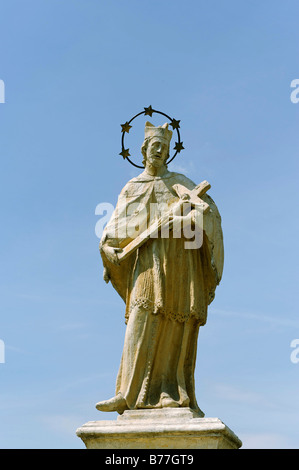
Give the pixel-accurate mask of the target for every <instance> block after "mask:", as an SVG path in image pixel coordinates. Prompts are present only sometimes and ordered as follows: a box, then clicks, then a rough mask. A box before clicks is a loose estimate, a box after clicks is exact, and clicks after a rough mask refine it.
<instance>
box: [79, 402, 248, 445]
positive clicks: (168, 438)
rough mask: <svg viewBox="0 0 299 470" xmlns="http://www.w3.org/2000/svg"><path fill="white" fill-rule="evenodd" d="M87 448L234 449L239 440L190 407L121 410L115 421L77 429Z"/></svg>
mask: <svg viewBox="0 0 299 470" xmlns="http://www.w3.org/2000/svg"><path fill="white" fill-rule="evenodd" d="M77 435H78V436H79V437H80V438H81V439H82V440H83V442H84V444H85V445H86V447H87V448H88V449H238V448H239V447H241V445H242V443H241V441H240V439H239V438H238V437H237V436H236V435H235V434H234V433H233V432H232V431H231V430H230V429H229V428H228V427H227V426H226V425H225V424H224V423H223V422H222V421H221V420H220V419H218V418H202V417H200V414H198V413H195V412H194V411H193V410H191V409H190V408H162V409H159V410H153V409H150V410H130V411H125V412H124V414H123V415H120V416H119V417H118V418H117V420H115V421H90V422H88V423H86V424H84V425H83V426H82V427H80V428H79V429H78V430H77Z"/></svg>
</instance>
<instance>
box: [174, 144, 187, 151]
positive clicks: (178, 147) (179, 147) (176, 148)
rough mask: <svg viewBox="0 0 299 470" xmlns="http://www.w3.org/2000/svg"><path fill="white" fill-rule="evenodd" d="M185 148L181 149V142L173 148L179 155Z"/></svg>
mask: <svg viewBox="0 0 299 470" xmlns="http://www.w3.org/2000/svg"><path fill="white" fill-rule="evenodd" d="M184 148H185V147H183V142H176V143H175V146H174V150H176V151H177V152H178V153H180V151H181V150H183V149H184Z"/></svg>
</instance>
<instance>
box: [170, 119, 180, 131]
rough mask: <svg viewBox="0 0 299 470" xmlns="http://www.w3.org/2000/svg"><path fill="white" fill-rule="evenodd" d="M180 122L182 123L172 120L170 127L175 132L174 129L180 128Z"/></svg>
mask: <svg viewBox="0 0 299 470" xmlns="http://www.w3.org/2000/svg"><path fill="white" fill-rule="evenodd" d="M180 122H181V121H177V120H176V119H172V121H171V123H170V125H171V126H172V128H173V130H174V129H179V127H180Z"/></svg>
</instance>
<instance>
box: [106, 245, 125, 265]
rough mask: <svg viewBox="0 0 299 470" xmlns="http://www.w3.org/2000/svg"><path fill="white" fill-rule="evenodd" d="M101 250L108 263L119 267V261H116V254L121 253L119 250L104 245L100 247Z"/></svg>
mask: <svg viewBox="0 0 299 470" xmlns="http://www.w3.org/2000/svg"><path fill="white" fill-rule="evenodd" d="M101 249H102V251H103V252H104V253H105V256H106V258H107V259H108V261H110V263H113V264H117V265H119V259H118V256H117V253H121V252H122V249H121V248H116V247H114V246H108V245H104V246H102V248H101Z"/></svg>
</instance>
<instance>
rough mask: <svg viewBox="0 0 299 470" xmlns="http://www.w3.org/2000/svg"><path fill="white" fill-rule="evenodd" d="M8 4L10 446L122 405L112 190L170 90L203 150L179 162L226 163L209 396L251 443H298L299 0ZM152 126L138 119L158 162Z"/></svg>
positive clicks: (205, 390) (209, 337)
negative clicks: (103, 238) (100, 226)
mask: <svg viewBox="0 0 299 470" xmlns="http://www.w3.org/2000/svg"><path fill="white" fill-rule="evenodd" d="M0 9H1V11H0V43H1V49H0V79H1V80H3V81H4V83H5V103H4V104H0V142H1V144H0V156H1V165H2V171H1V172H0V193H1V199H0V200H1V222H2V223H1V244H0V251H1V264H0V339H2V340H3V341H4V344H5V363H4V364H1V363H0V447H1V448H83V447H84V446H83V443H82V442H81V440H80V439H78V437H77V436H76V435H75V430H76V428H77V427H79V426H80V425H82V424H83V423H85V422H87V421H89V420H95V419H114V418H115V417H116V416H115V415H114V414H107V413H99V412H98V411H97V410H96V409H95V406H94V405H95V403H96V402H97V401H99V400H102V399H105V398H110V397H111V396H113V394H114V386H115V379H116V374H117V370H118V366H119V361H120V356H121V351H122V345H123V338H124V332H125V324H124V304H123V302H122V300H121V299H120V298H119V297H118V295H117V293H116V292H115V291H114V290H113V288H112V287H111V285H108V286H107V285H106V284H105V283H104V281H103V280H102V266H101V260H100V256H99V253H98V242H99V240H98V238H97V237H96V235H95V225H96V222H97V221H98V220H99V216H97V215H95V208H96V206H97V205H98V204H99V203H101V202H109V203H111V204H115V202H116V199H117V195H118V193H119V192H120V190H121V189H122V187H123V186H124V185H125V183H126V182H127V181H128V180H129V179H130V178H132V177H133V176H136V175H137V174H138V172H139V170H138V169H135V168H133V167H132V166H130V165H129V164H128V163H127V162H125V161H123V160H122V158H121V157H120V156H118V154H119V152H120V151H121V148H120V137H121V133H120V130H121V128H120V124H121V123H123V122H125V121H127V120H128V119H130V118H131V117H132V116H133V115H135V114H136V113H138V112H140V111H142V110H143V108H144V107H145V106H149V105H150V104H151V105H152V106H153V108H155V109H159V110H161V111H163V112H165V113H166V114H169V115H171V116H172V117H175V118H176V119H180V120H181V139H182V141H183V142H184V147H185V150H184V151H183V152H182V153H181V154H180V155H179V156H178V157H177V158H176V159H175V160H174V162H173V164H172V165H170V168H169V169H170V170H172V171H178V172H182V173H184V174H186V175H187V176H188V177H190V178H191V179H192V180H193V181H194V182H196V183H199V182H200V181H202V180H204V179H207V180H208V181H209V182H210V183H211V186H212V188H211V190H210V194H211V196H212V197H213V199H214V200H215V202H216V203H217V205H218V208H219V210H220V212H221V215H222V220H223V231H224V242H225V267H224V273H223V280H222V283H221V285H220V286H219V287H218V290H217V292H216V298H215V301H214V302H213V304H212V305H211V306H210V310H209V318H208V322H207V324H206V326H205V327H204V328H202V329H201V331H200V334H199V342H198V358H197V367H196V374H195V377H196V390H197V399H198V402H199V406H200V407H201V408H202V409H203V411H204V412H205V413H206V416H211V417H218V418H220V419H222V420H223V421H224V422H225V423H226V424H227V425H228V426H229V427H230V428H231V429H232V430H233V431H234V432H235V433H236V434H237V435H238V436H239V437H240V438H241V440H242V441H243V443H244V448H259V447H262V448H297V447H298V446H299V431H298V414H299V401H298V386H299V363H297V364H294V363H292V362H291V360H290V355H291V352H292V349H291V347H290V343H291V341H292V340H293V339H296V338H299V318H298V288H297V284H298V263H297V260H298V246H297V238H298V225H299V224H298V217H297V207H298V144H299V133H298V124H299V103H298V104H295V103H292V102H291V100H290V94H291V91H292V89H291V88H290V84H291V81H292V80H294V79H298V78H299V60H298V52H299V51H298V43H299V41H298V40H299V30H298V14H299V7H298V2H296V1H295V0H286V1H284V2H281V1H277V0H271V1H270V0H262V1H261V0H259V1H257V0H252V1H251V2H245V1H236V0H235V1H234V0H227V1H225V2H223V1H221V0H209V1H201V0H196V1H195V0H190V1H186V2H184V3H182V2H179V1H178V0H174V1H172V2H161V1H157V0H153V1H151V2H143V1H140V0H128V1H127V2H121V1H116V0H109V1H108V0H107V1H104V0H102V1H99V0H84V1H83V0H43V1H42V2H41V1H37V0H27V1H26V2H23V1H21V0H19V1H18V0H10V1H9V2H1V4H0ZM163 122H164V121H163V120H162V121H161V124H162V123H163ZM143 125H144V121H143V118H141V119H140V121H138V124H136V127H134V128H133V129H132V130H131V132H130V135H129V137H128V145H130V148H132V150H134V152H135V153H134V155H136V161H137V160H138V158H140V162H141V155H139V154H138V152H139V147H140V144H141V143H142V138H143V131H142V127H143ZM133 130H134V131H135V132H132V131H133Z"/></svg>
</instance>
